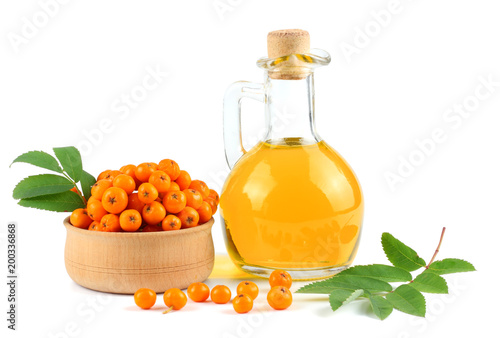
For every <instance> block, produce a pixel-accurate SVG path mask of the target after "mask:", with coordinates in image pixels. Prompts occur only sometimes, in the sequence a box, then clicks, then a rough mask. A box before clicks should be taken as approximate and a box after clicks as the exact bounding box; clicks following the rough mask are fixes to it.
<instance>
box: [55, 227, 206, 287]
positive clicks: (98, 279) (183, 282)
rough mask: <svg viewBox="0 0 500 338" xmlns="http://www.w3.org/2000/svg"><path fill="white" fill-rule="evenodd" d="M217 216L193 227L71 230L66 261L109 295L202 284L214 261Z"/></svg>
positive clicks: (73, 272)
mask: <svg viewBox="0 0 500 338" xmlns="http://www.w3.org/2000/svg"><path fill="white" fill-rule="evenodd" d="M213 224H214V219H213V218H212V219H211V220H210V221H208V222H206V223H205V224H202V225H199V226H196V227H194V228H189V229H181V230H174V231H158V232H143V233H133V232H131V233H126V232H114V233H113V232H99V231H89V230H85V229H79V228H76V227H74V226H72V225H71V224H70V223H69V217H67V218H66V219H65V220H64V226H65V227H66V230H67V235H66V246H65V249H64V261H65V264H66V270H67V272H68V274H69V276H70V277H71V279H73V280H74V281H75V282H76V283H77V284H80V285H81V286H83V287H86V288H89V289H92V290H97V291H103V292H110V293H122V294H133V293H135V291H137V290H138V289H139V288H150V289H152V290H154V291H155V292H160V293H161V292H165V291H166V290H167V289H169V288H179V289H184V288H187V287H188V286H189V284H191V283H194V282H202V281H204V280H205V279H207V278H208V276H209V275H210V273H211V271H212V268H213V265H214V244H213V240H212V233H211V228H212V225H213Z"/></svg>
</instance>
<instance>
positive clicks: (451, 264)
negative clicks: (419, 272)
mask: <svg viewBox="0 0 500 338" xmlns="http://www.w3.org/2000/svg"><path fill="white" fill-rule="evenodd" d="M427 271H428V272H434V273H435V274H438V275H445V274H448V273H455V272H469V271H476V268H474V265H472V264H471V263H469V262H467V261H464V260H463V259H457V258H445V259H443V260H441V261H435V262H433V263H432V264H431V265H429V269H427V270H426V272H427Z"/></svg>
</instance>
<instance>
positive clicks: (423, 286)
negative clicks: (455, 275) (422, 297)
mask: <svg viewBox="0 0 500 338" xmlns="http://www.w3.org/2000/svg"><path fill="white" fill-rule="evenodd" d="M408 285H410V286H411V287H413V288H415V289H417V290H418V291H421V292H428V293H448V284H446V281H445V280H444V278H443V277H441V276H439V275H436V274H435V273H432V272H425V273H421V274H420V275H418V276H417V277H416V278H415V279H414V280H413V282H412V283H410V284H408Z"/></svg>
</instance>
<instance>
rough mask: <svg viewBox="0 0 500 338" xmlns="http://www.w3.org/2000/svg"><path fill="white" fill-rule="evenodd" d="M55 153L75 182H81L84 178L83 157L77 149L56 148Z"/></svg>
mask: <svg viewBox="0 0 500 338" xmlns="http://www.w3.org/2000/svg"><path fill="white" fill-rule="evenodd" d="M54 153H55V154H56V157H57V159H58V160H59V162H61V165H62V167H63V169H64V171H66V173H67V174H68V175H69V177H71V178H72V179H73V180H74V181H75V182H79V181H80V179H81V177H82V171H83V169H82V157H81V155H80V152H79V151H78V149H76V148H75V147H62V148H54Z"/></svg>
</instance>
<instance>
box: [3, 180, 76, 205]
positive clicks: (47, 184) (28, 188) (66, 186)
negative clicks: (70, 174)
mask: <svg viewBox="0 0 500 338" xmlns="http://www.w3.org/2000/svg"><path fill="white" fill-rule="evenodd" d="M72 187H73V183H72V182H71V181H70V180H68V179H67V178H65V177H63V176H59V175H54V174H43V175H36V176H28V177H26V178H25V179H24V180H22V181H21V182H19V183H18V184H17V185H16V187H15V188H14V192H13V193H12V197H14V198H15V199H21V198H30V197H35V196H41V195H49V194H55V193H59V192H63V191H68V190H70V189H71V188H72Z"/></svg>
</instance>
